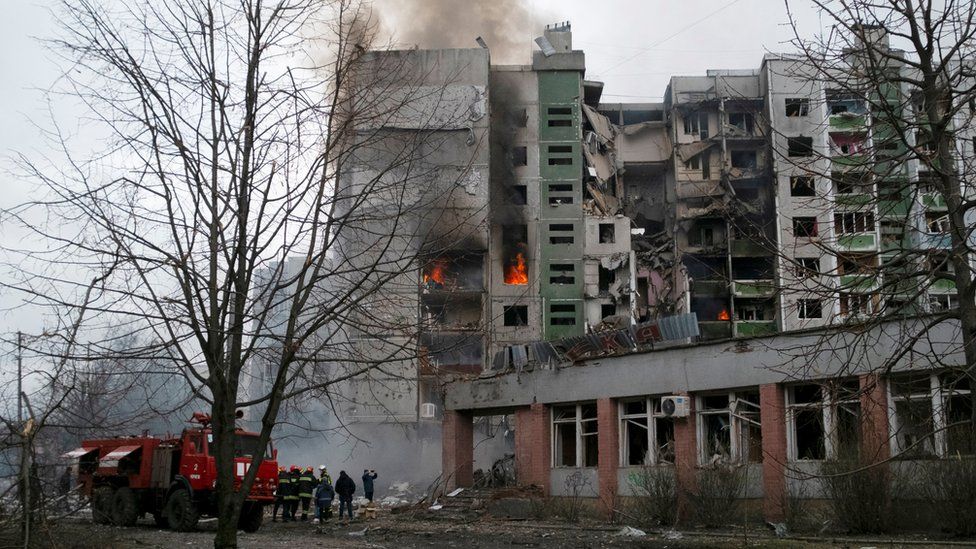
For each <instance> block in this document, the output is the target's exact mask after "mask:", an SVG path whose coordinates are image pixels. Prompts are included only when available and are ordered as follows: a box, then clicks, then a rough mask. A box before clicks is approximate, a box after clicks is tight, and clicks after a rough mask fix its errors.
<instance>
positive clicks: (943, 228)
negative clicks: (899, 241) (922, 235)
mask: <svg viewBox="0 0 976 549" xmlns="http://www.w3.org/2000/svg"><path fill="white" fill-rule="evenodd" d="M925 225H926V227H928V231H929V233H931V234H946V233H948V232H949V214H939V213H936V212H925Z"/></svg>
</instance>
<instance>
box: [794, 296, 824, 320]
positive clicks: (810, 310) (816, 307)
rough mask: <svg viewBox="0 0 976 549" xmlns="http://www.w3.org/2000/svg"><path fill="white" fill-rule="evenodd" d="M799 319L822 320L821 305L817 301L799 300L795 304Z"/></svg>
mask: <svg viewBox="0 0 976 549" xmlns="http://www.w3.org/2000/svg"><path fill="white" fill-rule="evenodd" d="M796 308H797V315H798V316H799V317H800V318H823V305H821V303H820V300H819V299H800V300H797V302H796Z"/></svg>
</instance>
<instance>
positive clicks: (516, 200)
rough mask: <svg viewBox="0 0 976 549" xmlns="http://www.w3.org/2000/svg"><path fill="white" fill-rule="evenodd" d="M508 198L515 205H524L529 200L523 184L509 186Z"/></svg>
mask: <svg viewBox="0 0 976 549" xmlns="http://www.w3.org/2000/svg"><path fill="white" fill-rule="evenodd" d="M508 200H509V201H510V202H511V203H512V204H514V205H516V206H525V205H526V204H528V202H529V194H528V189H527V188H526V186H525V185H512V186H511V187H509V194H508Z"/></svg>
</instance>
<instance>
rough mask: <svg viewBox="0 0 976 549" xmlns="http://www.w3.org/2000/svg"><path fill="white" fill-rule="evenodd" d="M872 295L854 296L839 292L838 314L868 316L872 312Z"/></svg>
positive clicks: (853, 294)
mask: <svg viewBox="0 0 976 549" xmlns="http://www.w3.org/2000/svg"><path fill="white" fill-rule="evenodd" d="M874 301H875V300H874V295H873V294H855V293H848V292H841V294H840V314H842V315H868V314H871V312H872V311H873V310H874Z"/></svg>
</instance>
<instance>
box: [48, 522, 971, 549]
mask: <svg viewBox="0 0 976 549" xmlns="http://www.w3.org/2000/svg"><path fill="white" fill-rule="evenodd" d="M213 528H214V523H213V522H212V521H210V522H204V523H202V524H201V525H200V531H199V532H193V533H177V532H172V531H169V530H160V529H159V528H157V527H156V526H155V525H153V524H152V521H151V520H150V521H140V523H139V525H137V526H135V527H131V528H118V527H111V526H101V525H95V524H91V523H90V522H88V521H87V520H82V519H66V520H62V521H61V522H60V523H58V524H53V525H48V526H47V527H46V529H45V530H44V531H43V532H39V533H38V537H37V538H36V541H38V542H40V544H39V545H38V546H39V547H52V548H57V549H61V548H65V549H68V548H70V549H87V548H93V549H94V548H105V549H116V548H133V547H135V548H155V547H187V548H204V547H212V546H213ZM621 528H622V526H610V525H607V524H600V523H584V524H566V523H552V522H538V521H509V520H498V519H490V518H480V519H477V520H473V521H471V522H458V521H445V520H432V519H431V518H430V517H429V516H426V515H383V516H380V517H379V518H377V519H375V520H369V521H363V520H360V521H354V522H353V523H351V524H349V525H339V524H336V523H335V522H332V523H329V524H326V525H324V526H318V525H313V524H310V523H302V522H298V523H286V524H283V523H280V522H279V523H271V522H266V523H265V525H264V526H263V527H262V528H261V530H260V531H258V532H256V533H253V534H246V533H243V532H240V533H239V541H240V546H241V547H245V548H261V549H275V548H286V547H287V548H305V547H334V548H370V549H383V548H389V549H413V548H435V549H436V548H449V547H456V548H464V549H476V548H484V549H497V548H521V547H571V548H573V549H585V548H598V547H647V548H676V549H681V548H690V547H704V548H724V547H769V548H777V549H779V548H782V549H785V548H794V547H796V548H800V549H814V548H826V547H833V548H837V547H845V548H855V549H857V548H868V547H877V548H879V549H880V548H881V547H885V548H892V547H912V548H919V547H946V546H953V547H958V546H960V545H964V544H962V543H960V542H953V543H951V545H950V544H948V543H945V542H941V543H940V542H932V541H927V540H925V539H924V538H912V539H902V540H890V539H881V540H879V539H870V538H853V539H844V540H828V539H819V540H801V539H776V538H774V537H772V535H771V533H767V532H765V531H761V530H754V531H748V532H745V531H742V532H726V533H718V532H702V531H687V532H683V533H680V534H674V533H671V534H661V533H653V532H651V533H648V534H647V535H646V536H644V537H628V536H624V535H621V534H620V530H621ZM970 546H976V544H974V545H970Z"/></svg>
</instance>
